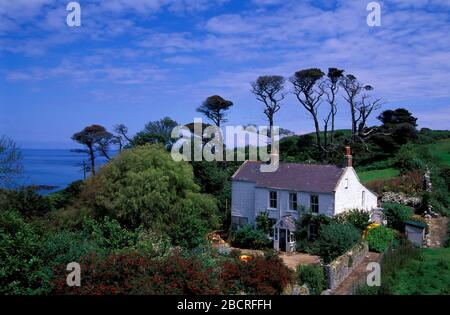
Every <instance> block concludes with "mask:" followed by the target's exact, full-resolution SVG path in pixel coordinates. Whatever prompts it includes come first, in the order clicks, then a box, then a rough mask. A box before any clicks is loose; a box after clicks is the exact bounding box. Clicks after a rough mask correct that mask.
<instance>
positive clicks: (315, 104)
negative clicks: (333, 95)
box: [290, 68, 325, 152]
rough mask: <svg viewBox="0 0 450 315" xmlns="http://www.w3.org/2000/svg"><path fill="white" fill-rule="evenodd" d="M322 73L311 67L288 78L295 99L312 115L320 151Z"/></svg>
mask: <svg viewBox="0 0 450 315" xmlns="http://www.w3.org/2000/svg"><path fill="white" fill-rule="evenodd" d="M324 75H325V74H324V73H323V72H322V70H320V69H316V68H312V69H305V70H300V71H297V72H296V73H295V74H294V76H292V77H291V79H290V81H291V83H292V84H293V86H294V94H295V96H296V97H297V100H298V101H299V102H300V104H301V105H303V107H304V108H305V109H306V110H307V111H308V112H309V113H310V114H311V116H312V119H313V121H314V128H315V132H316V143H317V146H318V148H319V150H320V151H321V152H323V149H324V148H323V146H322V142H321V138H320V124H319V106H320V103H321V101H322V96H323V94H324V91H323V89H321V88H320V85H321V80H322V78H323V77H324Z"/></svg>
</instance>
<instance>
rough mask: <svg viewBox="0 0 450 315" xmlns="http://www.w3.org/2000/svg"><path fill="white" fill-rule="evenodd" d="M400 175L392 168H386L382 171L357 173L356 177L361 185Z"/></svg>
mask: <svg viewBox="0 0 450 315" xmlns="http://www.w3.org/2000/svg"><path fill="white" fill-rule="evenodd" d="M399 175H400V171H398V170H396V169H394V168H386V169H382V170H373V171H365V172H359V173H358V176H359V178H360V179H361V181H362V182H363V183H367V182H370V181H373V180H377V179H390V178H394V177H397V176H399Z"/></svg>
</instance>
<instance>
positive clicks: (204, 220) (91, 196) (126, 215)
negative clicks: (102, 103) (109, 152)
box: [63, 145, 219, 247]
mask: <svg viewBox="0 0 450 315" xmlns="http://www.w3.org/2000/svg"><path fill="white" fill-rule="evenodd" d="M199 191H200V188H199V187H198V186H197V184H196V183H195V182H194V178H193V172H192V167H191V166H190V165H189V164H188V163H185V162H175V161H174V160H173V159H172V157H171V156H170V154H169V153H167V152H166V151H165V150H164V149H163V148H162V147H160V146H158V145H145V146H138V147H135V148H133V149H130V150H124V151H122V152H121V153H120V154H119V155H118V156H116V157H115V158H114V159H112V160H111V161H110V162H109V163H108V164H107V165H105V166H103V167H102V168H101V170H100V171H99V172H98V174H97V175H96V176H92V177H90V178H89V179H88V180H87V181H86V183H85V185H83V187H82V189H81V193H80V197H79V198H78V199H77V200H76V201H75V202H74V203H73V204H72V205H71V206H70V207H68V208H67V209H66V211H64V212H63V219H66V221H67V222H73V225H75V226H77V225H78V226H79V225H81V224H82V222H83V221H84V219H85V217H88V218H102V217H104V216H109V217H111V218H114V219H116V220H117V221H118V222H120V223H121V224H122V225H123V226H125V227H127V228H129V229H136V228H138V227H139V226H141V225H142V226H144V227H145V228H147V229H149V230H153V231H158V232H161V233H162V234H164V235H166V236H168V237H170V238H171V241H172V242H173V243H174V244H176V245H181V246H185V247H195V246H197V245H198V244H199V243H200V242H201V240H202V239H203V238H204V236H205V233H206V232H210V231H212V230H215V229H217V228H218V226H219V215H218V210H217V205H216V201H215V199H214V197H212V196H210V195H206V194H202V193H200V192H199Z"/></svg>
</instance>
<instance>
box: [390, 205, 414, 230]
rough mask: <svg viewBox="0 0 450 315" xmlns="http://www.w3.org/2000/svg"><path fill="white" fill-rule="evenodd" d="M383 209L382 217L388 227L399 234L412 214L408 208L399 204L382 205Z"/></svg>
mask: <svg viewBox="0 0 450 315" xmlns="http://www.w3.org/2000/svg"><path fill="white" fill-rule="evenodd" d="M383 209H384V210H383V215H384V217H385V219H386V220H387V225H388V227H390V228H393V229H396V230H397V231H400V232H403V231H404V230H405V222H406V221H408V220H409V219H410V218H411V217H412V216H413V214H414V212H413V210H412V209H411V208H410V207H408V206H405V205H402V204H399V203H384V204H383Z"/></svg>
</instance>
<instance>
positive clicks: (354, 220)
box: [334, 209, 370, 232]
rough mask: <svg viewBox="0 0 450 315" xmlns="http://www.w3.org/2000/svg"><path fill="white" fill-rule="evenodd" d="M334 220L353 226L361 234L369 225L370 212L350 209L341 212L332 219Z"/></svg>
mask: <svg viewBox="0 0 450 315" xmlns="http://www.w3.org/2000/svg"><path fill="white" fill-rule="evenodd" d="M334 220H335V221H336V222H339V223H350V224H353V226H354V227H356V228H357V229H358V230H360V231H361V232H362V231H364V230H365V229H366V227H367V226H368V225H369V224H370V212H369V211H366V210H360V209H352V210H348V211H345V212H342V213H340V214H338V215H337V216H335V217H334Z"/></svg>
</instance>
